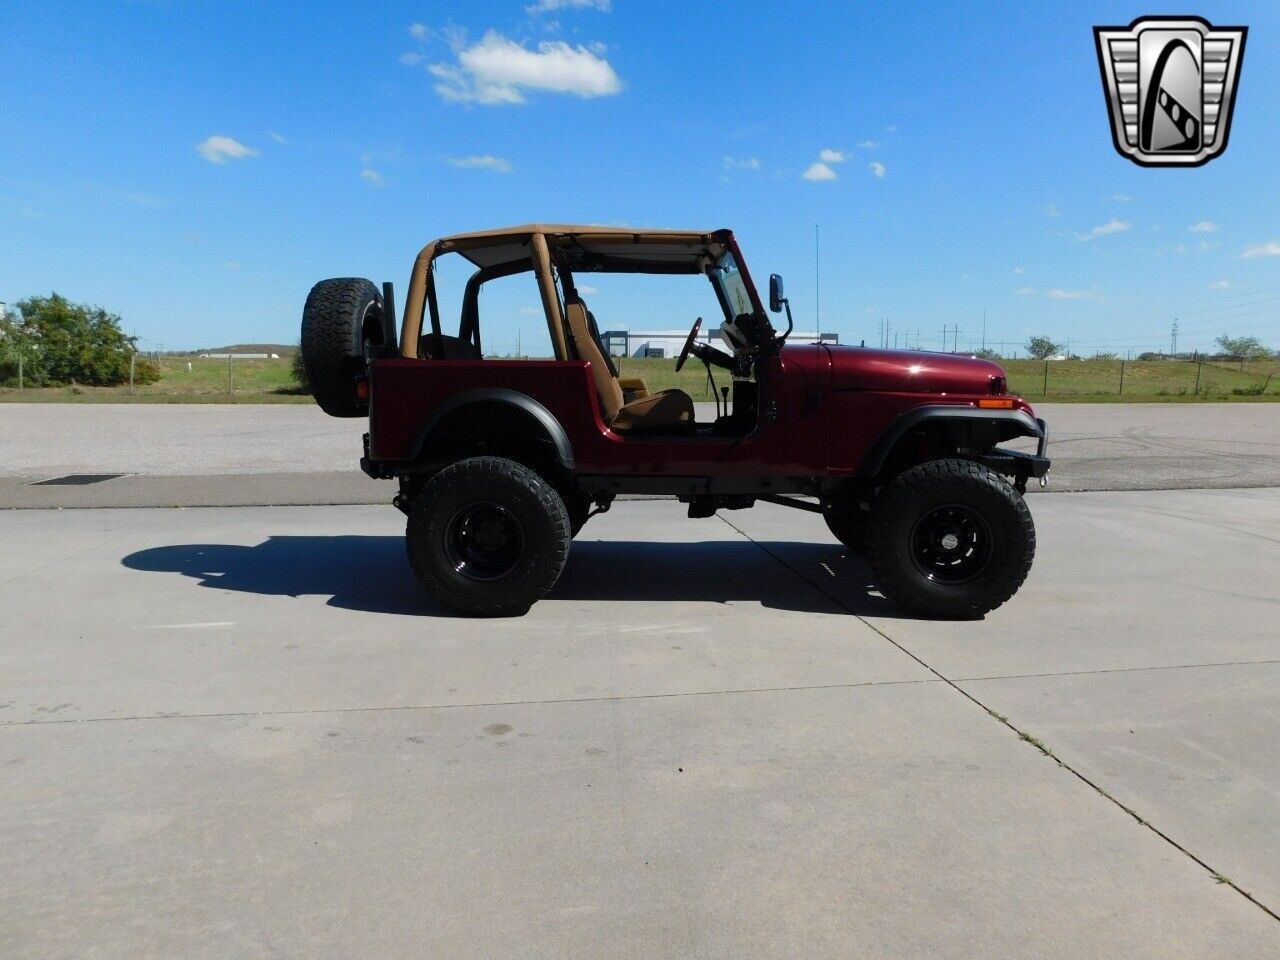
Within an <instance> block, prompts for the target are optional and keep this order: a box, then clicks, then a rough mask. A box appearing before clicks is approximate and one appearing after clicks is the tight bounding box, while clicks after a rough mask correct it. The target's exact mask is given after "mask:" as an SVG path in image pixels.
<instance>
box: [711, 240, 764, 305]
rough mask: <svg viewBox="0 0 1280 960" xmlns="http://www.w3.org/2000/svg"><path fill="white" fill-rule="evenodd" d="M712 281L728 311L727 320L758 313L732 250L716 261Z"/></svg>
mask: <svg viewBox="0 0 1280 960" xmlns="http://www.w3.org/2000/svg"><path fill="white" fill-rule="evenodd" d="M711 280H712V282H713V283H715V285H716V287H717V288H718V289H719V291H720V296H721V298H722V299H723V300H724V304H725V307H726V308H727V309H728V312H729V316H728V317H727V319H729V320H734V319H736V318H738V317H740V316H742V315H743V314H744V313H755V312H756V308H755V306H754V305H753V304H752V303H751V295H750V294H749V293H748V292H747V284H746V281H745V280H743V278H742V271H741V270H739V269H738V261H737V259H736V258H735V257H734V255H733V251H732V250H726V251H725V252H724V255H723V256H721V257H720V259H719V260H717V261H716V265H715V269H713V270H712V271H711Z"/></svg>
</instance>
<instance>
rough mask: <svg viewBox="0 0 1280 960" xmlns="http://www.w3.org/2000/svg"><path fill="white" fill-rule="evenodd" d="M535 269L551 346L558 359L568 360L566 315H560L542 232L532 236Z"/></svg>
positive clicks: (549, 260) (545, 241) (548, 254)
mask: <svg viewBox="0 0 1280 960" xmlns="http://www.w3.org/2000/svg"><path fill="white" fill-rule="evenodd" d="M532 246H533V270H534V273H536V274H537V275H538V289H539V290H541V291H542V309H543V312H544V313H546V315H547V326H548V328H549V329H550V332H551V348H552V349H553V350H554V351H555V354H556V359H557V360H568V359H570V358H569V348H568V346H567V345H566V344H565V340H564V317H562V316H561V315H560V297H559V296H558V295H557V294H556V281H555V278H554V277H553V276H552V275H551V251H550V249H549V248H548V247H547V238H546V236H545V235H543V234H541V233H535V234H534V235H533V237H532Z"/></svg>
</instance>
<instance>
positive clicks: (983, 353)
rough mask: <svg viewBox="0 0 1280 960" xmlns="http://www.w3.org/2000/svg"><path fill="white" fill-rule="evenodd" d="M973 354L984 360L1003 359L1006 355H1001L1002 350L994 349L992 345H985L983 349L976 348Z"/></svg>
mask: <svg viewBox="0 0 1280 960" xmlns="http://www.w3.org/2000/svg"><path fill="white" fill-rule="evenodd" d="M973 355H974V356H975V357H979V358H981V359H983V360H1003V359H1004V357H1002V356H1000V351H998V350H992V349H991V348H990V347H983V348H982V349H981V350H975V351H973Z"/></svg>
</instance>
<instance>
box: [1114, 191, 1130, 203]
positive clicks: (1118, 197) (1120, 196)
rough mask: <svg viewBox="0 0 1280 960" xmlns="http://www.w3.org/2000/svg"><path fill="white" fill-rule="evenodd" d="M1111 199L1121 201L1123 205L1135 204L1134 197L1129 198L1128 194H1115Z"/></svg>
mask: <svg viewBox="0 0 1280 960" xmlns="http://www.w3.org/2000/svg"><path fill="white" fill-rule="evenodd" d="M1111 199H1112V200H1119V201H1120V202H1121V203H1133V197H1131V196H1129V195H1128V194H1127V193H1113V194H1112V195H1111Z"/></svg>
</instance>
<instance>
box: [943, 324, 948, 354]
mask: <svg viewBox="0 0 1280 960" xmlns="http://www.w3.org/2000/svg"><path fill="white" fill-rule="evenodd" d="M942 352H943V353H946V352H947V325H946V324H945V323H944V324H943V325H942Z"/></svg>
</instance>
